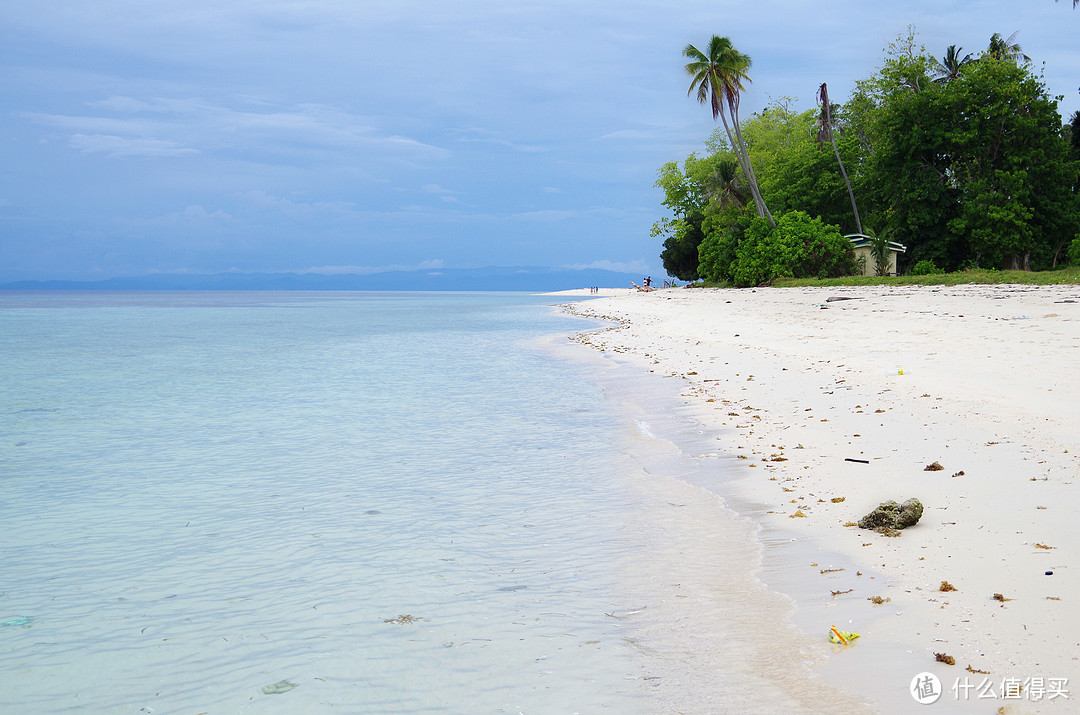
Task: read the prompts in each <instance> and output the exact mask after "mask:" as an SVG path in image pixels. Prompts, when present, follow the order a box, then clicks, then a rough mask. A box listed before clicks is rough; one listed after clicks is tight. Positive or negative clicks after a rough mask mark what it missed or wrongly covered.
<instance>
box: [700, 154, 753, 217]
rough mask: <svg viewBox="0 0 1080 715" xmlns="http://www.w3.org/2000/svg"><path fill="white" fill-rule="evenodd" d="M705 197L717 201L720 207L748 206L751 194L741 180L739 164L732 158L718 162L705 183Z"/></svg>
mask: <svg viewBox="0 0 1080 715" xmlns="http://www.w3.org/2000/svg"><path fill="white" fill-rule="evenodd" d="M705 198H707V199H708V200H709V201H710V202H715V203H716V205H717V206H719V207H720V208H724V207H725V206H731V205H735V206H740V207H741V206H746V204H747V203H748V202H749V201H750V198H751V197H750V196H747V194H746V188H745V187H744V186H743V185H742V182H740V181H739V165H738V163H736V162H735V161H732V160H731V159H721V160H720V161H718V162H716V166H714V167H713V170H712V173H711V174H710V175H709V178H708V180H707V181H706V184H705Z"/></svg>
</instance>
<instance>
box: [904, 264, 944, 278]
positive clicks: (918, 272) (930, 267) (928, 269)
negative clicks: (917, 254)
mask: <svg viewBox="0 0 1080 715" xmlns="http://www.w3.org/2000/svg"><path fill="white" fill-rule="evenodd" d="M943 272H944V271H942V270H941V269H940V268H938V267H937V266H936V265H934V262H933V261H919V262H918V263H916V264H915V265H914V266H913V267H912V268H911V275H913V276H930V275H933V274H935V273H943Z"/></svg>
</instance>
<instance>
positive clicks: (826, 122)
mask: <svg viewBox="0 0 1080 715" xmlns="http://www.w3.org/2000/svg"><path fill="white" fill-rule="evenodd" d="M817 98H818V101H819V102H821V114H820V115H819V116H818V142H819V143H824V142H826V141H828V142H831V143H832V148H833V153H834V154H836V163H837V164H839V165H840V175H841V176H843V177H844V185H845V186H847V192H848V196H849V197H850V198H851V210H852V211H854V212H855V228H856V229H857V230H858V232H859V233H862V232H863V230H862V220H861V219H860V218H859V207H858V206H856V205H855V192H854V191H852V190H851V181H850V180H848V175H847V171H846V170H845V169H844V162H843V161H841V160H840V150H839V149H838V148H837V147H836V134H834V133H833V118H832V103H831V102H830V101H829V88H828V87H827V86H826V84H825V83H824V82H822V83H821V86H820V87H818V95H817Z"/></svg>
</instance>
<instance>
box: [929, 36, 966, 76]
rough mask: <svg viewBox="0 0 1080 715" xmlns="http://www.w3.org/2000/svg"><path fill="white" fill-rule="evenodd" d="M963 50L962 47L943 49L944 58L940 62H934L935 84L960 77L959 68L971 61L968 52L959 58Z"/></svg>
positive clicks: (954, 46) (952, 46)
mask: <svg viewBox="0 0 1080 715" xmlns="http://www.w3.org/2000/svg"><path fill="white" fill-rule="evenodd" d="M963 49H964V48H963V47H957V46H956V45H949V46H948V47H947V48H945V56H944V57H942V58H941V59H940V60H934V74H936V75H937V77H935V78H934V81H935V82H938V83H941V82H948V81H949V80H953V79H956V78H957V77H958V76H959V75H960V68H961V67H963V66H964V65H966V64H968V63H969V62H972V61H973V60H972V58H971V53H970V52H969V53H968V54H966V55H964V56H963V57H960V53H961V52H962V51H963Z"/></svg>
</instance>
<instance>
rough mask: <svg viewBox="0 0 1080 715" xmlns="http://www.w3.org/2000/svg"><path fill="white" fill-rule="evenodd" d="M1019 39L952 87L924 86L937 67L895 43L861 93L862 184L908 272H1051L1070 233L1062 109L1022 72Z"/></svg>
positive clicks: (1071, 192)
mask: <svg viewBox="0 0 1080 715" xmlns="http://www.w3.org/2000/svg"><path fill="white" fill-rule="evenodd" d="M1012 39H1013V38H1009V39H1008V40H1002V39H1001V38H1000V36H996V40H995V41H994V42H992V44H993V45H994V46H996V47H997V48H998V49H997V50H996V51H993V52H991V51H988V52H987V53H986V54H984V55H983V56H982V57H980V58H979V60H978V61H977V62H972V63H969V64H968V65H967V66H966V67H965V69H964V70H963V71H962V72H960V73H959V74H958V75H957V76H956V77H955V78H954V79H952V80H950V81H949V82H945V83H934V82H929V81H927V80H928V78H929V76H930V74H931V73H932V71H933V66H934V64H933V60H932V58H929V57H928V56H927V55H925V52H923V51H913V43H911V42H909V43H906V44H905V43H899V44H898V45H894V48H896V47H899V48H902V51H900V52H894V53H893V55H892V56H891V57H889V58H888V59H887V60H886V63H885V66H884V67H883V69H882V71H881V72H880V74H879V75H878V76H877V77H876V78H873V79H872V80H871V81H869V82H864V83H860V85H859V87H860V92H861V93H862V94H863V97H862V100H861V101H862V102H863V104H864V105H866V106H867V107H869V110H868V111H866V112H865V115H864V116H865V118H866V119H867V124H868V125H869V126H870V128H869V130H868V131H867V134H868V136H870V137H871V140H872V145H873V146H872V152H871V154H870V155H869V159H868V168H867V172H866V173H867V181H866V185H867V187H870V191H871V194H872V198H871V200H872V201H873V202H874V203H875V204H876V210H877V212H878V214H877V215H878V216H879V217H881V218H882V219H883V221H882V223H881V224H878V225H883V226H884V227H885V228H886V229H891V230H893V231H895V235H896V237H897V240H900V241H901V242H902V243H906V244H907V245H908V248H909V250H908V253H907V255H906V259H907V261H908V262H909V263H915V262H918V261H920V260H932V261H933V262H934V263H935V264H937V265H939V266H942V267H944V268H946V269H948V270H955V269H956V268H958V267H961V266H962V265H967V264H972V263H973V264H975V265H981V266H984V267H1004V268H1028V267H1031V266H1033V265H1035V266H1037V265H1050V264H1051V263H1052V262H1053V260H1054V256H1055V255H1056V254H1057V253H1059V252H1060V247H1058V248H1057V249H1055V247H1054V242H1055V241H1057V240H1058V237H1060V236H1062V235H1066V236H1069V235H1074V234H1075V227H1074V224H1073V221H1075V213H1076V194H1075V183H1076V182H1075V179H1074V178H1073V177H1075V166H1073V165H1070V161H1069V157H1068V148H1067V144H1066V142H1065V140H1064V138H1063V137H1062V133H1061V124H1062V123H1061V118H1060V116H1059V115H1058V114H1057V105H1056V102H1055V101H1054V100H1053V99H1051V98H1050V97H1049V96H1047V93H1046V89H1045V87H1044V85H1043V84H1042V82H1041V81H1040V80H1039V79H1037V78H1036V77H1034V76H1032V75H1031V73H1030V70H1029V69H1028V66H1027V65H1026V64H1025V65H1019V64H1017V58H1018V57H1019V58H1023V54H1022V51H1021V50H1020V49H1019V47H1018V46H1016V45H1015V44H1014V43H1013V42H1012ZM1003 48H1004V49H1003ZM1009 48H1011V49H1009ZM1005 50H1008V51H1005Z"/></svg>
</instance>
